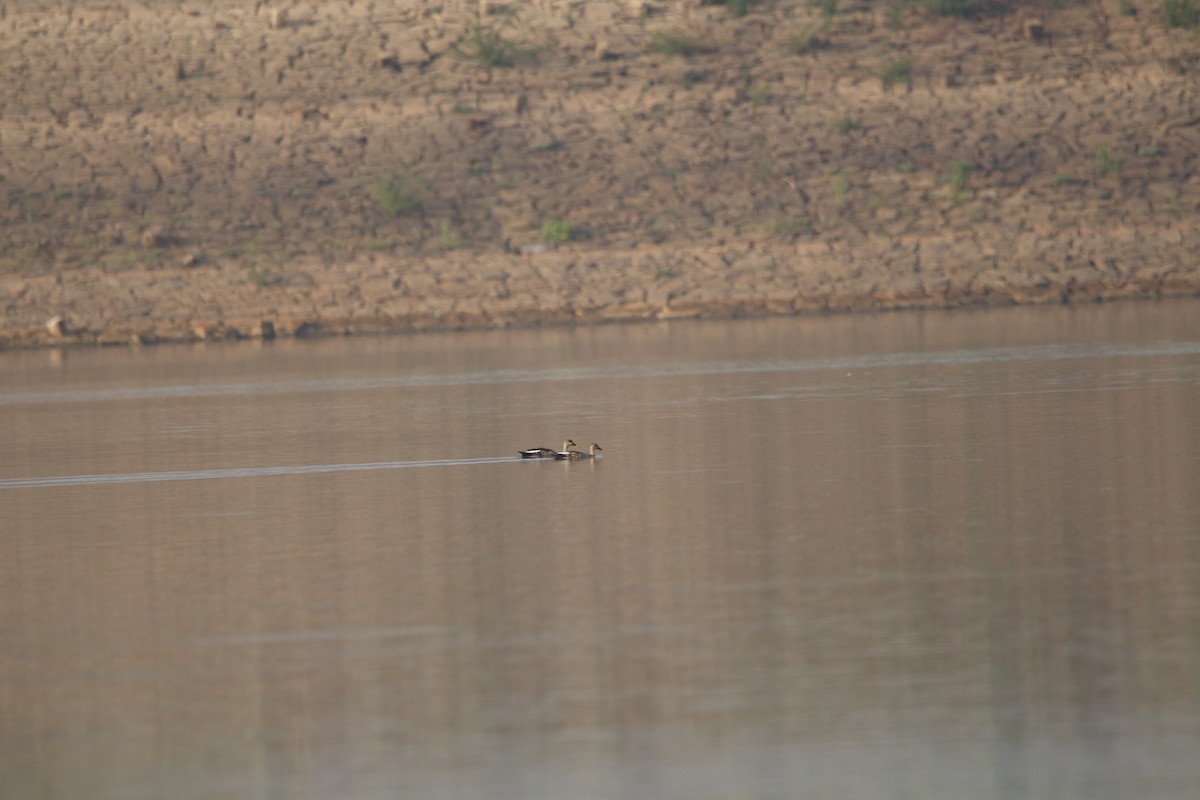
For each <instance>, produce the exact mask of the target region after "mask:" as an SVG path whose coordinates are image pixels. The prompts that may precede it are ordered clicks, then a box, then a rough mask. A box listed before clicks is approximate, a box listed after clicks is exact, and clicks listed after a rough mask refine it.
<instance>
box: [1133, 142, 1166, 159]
mask: <svg viewBox="0 0 1200 800" xmlns="http://www.w3.org/2000/svg"><path fill="white" fill-rule="evenodd" d="M1162 154H1163V149H1162V148H1161V147H1159V146H1158V145H1156V144H1148V145H1146V146H1145V147H1142V148H1139V149H1138V155H1139V156H1141V157H1142V158H1158V157H1159V156H1161V155H1162Z"/></svg>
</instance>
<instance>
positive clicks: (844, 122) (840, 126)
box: [833, 114, 862, 133]
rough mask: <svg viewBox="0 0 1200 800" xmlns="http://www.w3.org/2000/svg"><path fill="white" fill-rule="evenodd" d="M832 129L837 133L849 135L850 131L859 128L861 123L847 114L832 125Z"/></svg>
mask: <svg viewBox="0 0 1200 800" xmlns="http://www.w3.org/2000/svg"><path fill="white" fill-rule="evenodd" d="M833 127H834V128H835V129H836V130H837V132H838V133H849V132H850V131H856V130H858V129H859V128H861V127H862V123H861V122H859V121H858V120H856V119H855V118H854V117H852V116H850V115H849V114H843V115H842V116H840V117H838V118H837V120H836V121H835V122H834V123H833Z"/></svg>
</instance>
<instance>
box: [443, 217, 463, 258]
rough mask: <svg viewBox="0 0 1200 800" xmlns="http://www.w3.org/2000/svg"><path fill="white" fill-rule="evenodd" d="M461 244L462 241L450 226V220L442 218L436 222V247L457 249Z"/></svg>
mask: <svg viewBox="0 0 1200 800" xmlns="http://www.w3.org/2000/svg"><path fill="white" fill-rule="evenodd" d="M462 246H463V241H462V239H460V238H459V237H458V235H457V234H456V233H455V232H454V230H453V229H452V228H451V227H450V220H448V219H444V220H442V221H441V222H439V223H438V248H439V249H442V250H457V249H458V248H460V247H462Z"/></svg>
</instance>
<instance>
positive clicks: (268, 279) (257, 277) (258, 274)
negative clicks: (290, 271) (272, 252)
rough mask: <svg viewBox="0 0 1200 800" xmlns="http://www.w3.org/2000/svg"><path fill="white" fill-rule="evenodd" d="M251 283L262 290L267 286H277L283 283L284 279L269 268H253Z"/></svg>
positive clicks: (251, 269) (251, 270)
mask: <svg viewBox="0 0 1200 800" xmlns="http://www.w3.org/2000/svg"><path fill="white" fill-rule="evenodd" d="M249 275H250V282H251V283H253V284H254V285H255V286H258V287H260V288H262V287H266V286H277V285H279V284H280V283H282V282H283V278H282V277H280V276H279V275H277V274H276V273H275V271H274V270H272V269H269V268H267V267H262V268H259V267H251V268H250V273H249Z"/></svg>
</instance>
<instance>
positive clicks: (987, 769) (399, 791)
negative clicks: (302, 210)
mask: <svg viewBox="0 0 1200 800" xmlns="http://www.w3.org/2000/svg"><path fill="white" fill-rule="evenodd" d="M567 436H569V437H572V438H573V439H574V440H575V441H577V442H579V443H580V444H581V445H584V446H586V445H587V444H588V443H590V442H592V441H596V442H599V443H600V444H601V445H602V446H603V448H604V450H603V456H604V458H603V459H601V460H599V461H596V462H578V463H561V462H534V461H522V460H521V459H519V458H517V456H516V452H517V450H519V449H521V448H525V447H531V446H540V445H546V446H551V447H557V446H558V445H559V444H560V443H561V441H562V439H563V438H564V437H567ZM0 442H2V443H3V454H4V458H3V461H2V462H0V796H4V797H14V798H15V797H20V798H91V799H92V800H97V799H103V798H114V799H117V798H120V800H135V799H137V798H162V797H171V798H197V799H200V798H204V799H205V800H208V799H209V798H221V797H228V798H260V797H262V798H266V797H287V798H330V797H340V798H397V797H414V798H456V799H462V798H470V799H473V798H521V799H522V800H529V799H533V800H540V799H541V798H546V799H547V800H549V799H550V798H555V799H561V798H625V797H629V798H634V797H636V798H687V799H688V800H705V799H707V798H830V800H834V799H836V800H847V799H849V798H940V797H945V798H965V797H970V798H974V799H975V800H978V799H980V798H1042V799H1047V798H1080V799H1081V800H1082V799H1084V798H1086V799H1087V800H1097V799H1101V800H1102V799H1103V798H1113V799H1114V800H1117V799H1118V798H1119V799H1120V800H1126V799H1127V798H1132V797H1137V798H1189V800H1190V798H1193V797H1195V796H1196V791H1197V787H1198V786H1200V757H1197V754H1198V753H1200V501H1198V500H1197V496H1198V495H1200V492H1198V490H1197V486H1198V485H1200V305H1198V304H1196V303H1169V304H1168V303H1161V304H1150V303H1125V304H1116V305H1108V306H1095V307H1085V308H1050V309H1014V310H1005V311H986V312H983V311H978V312H940V313H930V314H917V313H907V314H890V315H878V316H843V317H810V318H793V319H774V320H767V321H727V322H712V323H708V322H705V323H698V322H697V323H681V324H670V325H667V324H663V325H645V326H628V327H603V328H594V329H585V330H541V331H519V332H493V333H478V334H477V333H463V334H451V335H427V336H426V335H422V336H412V337H404V338H393V339H379V340H370V339H357V340H347V341H318V342H275V343H266V344H263V343H247V344H224V345H218V346H212V345H208V346H196V347H158V348H150V349H145V350H103V351H99V350H98V351H70V352H65V353H59V352H45V351H38V352H16V353H0Z"/></svg>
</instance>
